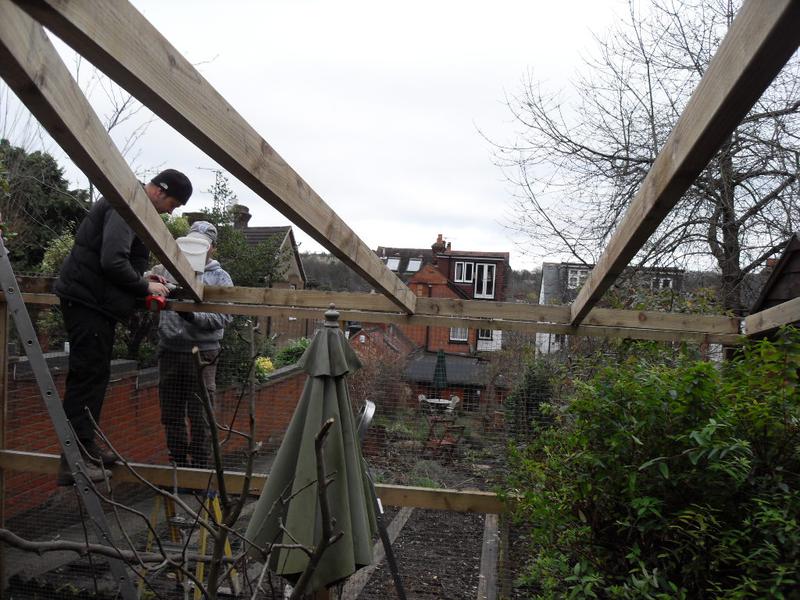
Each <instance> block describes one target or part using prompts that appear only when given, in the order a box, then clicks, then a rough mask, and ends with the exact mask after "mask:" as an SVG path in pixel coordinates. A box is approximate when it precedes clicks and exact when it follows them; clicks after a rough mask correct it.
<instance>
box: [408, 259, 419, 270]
mask: <svg viewBox="0 0 800 600" xmlns="http://www.w3.org/2000/svg"><path fill="white" fill-rule="evenodd" d="M421 268H422V259H421V258H409V259H408V266H407V267H406V272H407V273H416V272H417V271H419V270H420V269H421Z"/></svg>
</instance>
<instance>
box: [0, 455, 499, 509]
mask: <svg viewBox="0 0 800 600" xmlns="http://www.w3.org/2000/svg"><path fill="white" fill-rule="evenodd" d="M58 463H59V457H58V456H56V455H53V454H42V453H38V452H22V451H19V450H0V469H6V470H9V471H16V472H21V473H36V474H48V475H53V476H55V474H56V473H57V472H58ZM131 467H133V468H134V469H135V470H136V472H137V473H138V474H139V475H140V476H141V477H143V478H144V479H146V480H147V481H148V482H150V483H152V484H153V485H160V486H167V487H171V486H172V485H173V482H174V479H173V473H176V474H177V480H178V487H184V488H191V489H196V490H204V489H206V487H208V485H209V481H212V480H214V477H215V476H214V472H213V471H211V470H207V469H187V468H178V469H173V468H172V467H168V466H163V465H148V464H142V463H131ZM112 473H113V481H114V482H115V483H119V482H134V483H135V482H138V481H139V480H138V479H137V478H136V477H135V476H134V475H133V474H132V473H131V472H130V471H129V470H128V469H127V468H125V467H124V466H122V465H115V466H114V467H113V469H112ZM266 481H267V475H265V474H263V473H254V474H253V478H252V481H251V486H250V488H251V489H250V492H251V493H253V494H258V493H260V492H261V490H262V488H263V487H264V484H265V483H266ZM243 485H244V473H235V472H228V473H226V474H225V486H226V488H227V489H228V491H229V492H230V493H233V494H237V493H240V492H241V491H242V486H243ZM375 488H376V490H377V492H378V496H379V497H380V499H381V502H382V503H383V504H386V505H388V506H401V507H402V506H409V507H412V508H431V509H436V510H451V511H454V512H474V513H496V514H500V513H502V512H505V505H504V504H503V502H502V501H501V500H500V498H498V496H497V494H493V493H491V492H481V491H471V490H450V489H432V488H419V487H406V486H401V485H386V484H376V485H375Z"/></svg>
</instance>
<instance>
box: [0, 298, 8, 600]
mask: <svg viewBox="0 0 800 600" xmlns="http://www.w3.org/2000/svg"><path fill="white" fill-rule="evenodd" d="M7 407H8V304H6V302H5V300H0V449H2V450H5V447H6V415H7ZM5 526H6V472H5V469H2V468H0V527H5ZM4 558H5V552H3V551H0V591H1V590H2V589H3V588H4V587H5V583H6V568H5V567H6V565H5V560H4Z"/></svg>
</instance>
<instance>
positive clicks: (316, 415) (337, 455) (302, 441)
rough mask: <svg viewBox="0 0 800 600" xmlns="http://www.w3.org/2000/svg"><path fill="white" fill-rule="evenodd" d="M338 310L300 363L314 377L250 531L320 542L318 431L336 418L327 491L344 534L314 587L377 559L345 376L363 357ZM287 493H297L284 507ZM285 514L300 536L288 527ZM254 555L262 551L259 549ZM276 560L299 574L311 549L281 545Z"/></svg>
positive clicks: (290, 575)
mask: <svg viewBox="0 0 800 600" xmlns="http://www.w3.org/2000/svg"><path fill="white" fill-rule="evenodd" d="M338 317H339V313H338V312H336V311H335V310H333V306H331V310H328V311H327V312H326V313H325V326H324V327H323V328H322V329H321V330H320V331H319V332H317V334H316V336H315V337H314V339H313V340H312V342H311V344H310V345H309V347H308V349H307V350H306V351H305V353H304V354H303V356H302V358H301V359H300V361H299V363H298V366H299V367H300V368H302V369H303V370H305V371H306V372H307V373H308V380H307V381H306V384H305V387H304V389H303V393H302V395H301V397H300V400H299V401H298V403H297V408H296V409H295V412H294V415H293V416H292V420H291V422H290V423H289V427H288V429H287V430H286V434H285V435H284V438H283V442H282V443H281V446H280V448H279V449H278V454H277V456H276V457H275V462H274V464H273V466H272V470H271V471H270V473H269V476H268V478H267V482H266V485H265V486H264V489H263V490H262V492H261V496H260V498H259V499H258V503H257V505H256V508H255V511H254V512H253V516H252V518H251V519H250V522H249V524H248V526H247V531H246V533H245V535H246V537H247V538H248V539H249V540H250V541H252V542H254V543H255V544H257V545H258V546H259V547H262V548H263V547H265V546H267V545H268V544H271V543H286V544H293V543H300V544H304V545H307V546H315V545H317V544H318V543H319V542H320V538H321V532H322V524H321V515H320V507H319V499H318V496H317V484H316V481H317V473H316V456H315V454H314V436H315V435H316V434H317V433H318V432H319V430H320V428H321V427H322V425H323V423H325V421H326V420H327V419H329V418H332V419H334V424H333V426H332V427H331V429H330V431H329V433H328V436H327V438H326V441H325V446H324V460H325V468H326V472H327V473H328V474H329V476H332V477H333V478H334V481H333V483H332V484H331V485H330V486H328V494H327V497H328V504H329V506H330V510H331V515H332V516H333V518H334V519H335V521H336V522H335V525H334V528H333V529H334V532H338V531H343V532H344V535H343V536H342V537H341V538H340V539H339V540H338V541H337V542H336V543H335V544H333V546H331V547H330V548H328V549H327V551H326V552H325V553H324V554H323V555H322V560H321V561H320V563H319V565H318V567H317V569H316V571H315V573H314V576H313V577H312V579H311V582H310V587H309V591H316V590H319V589H322V588H323V587H326V586H329V585H331V584H333V583H335V582H337V581H341V580H343V579H345V578H346V577H348V576H349V575H351V574H352V573H354V572H355V571H356V570H357V569H359V568H361V567H362V566H366V565H368V564H370V563H371V562H372V538H373V533H374V532H375V515H374V512H373V508H372V504H371V501H370V496H369V491H368V488H367V484H368V482H367V479H366V477H365V473H364V471H363V461H362V459H361V449H360V445H359V442H358V435H357V430H356V425H355V424H354V422H353V411H352V408H351V406H350V398H349V396H348V393H347V388H346V386H345V376H346V375H347V374H348V373H351V372H353V371H354V370H356V369H358V368H359V367H360V366H361V363H360V362H359V360H358V357H357V356H356V354H355V352H354V351H353V349H352V348H351V347H350V344H349V343H348V342H347V340H346V339H345V337H344V334H342V332H341V331H340V330H339V327H338V323H337V319H338ZM281 498H284V499H285V498H291V499H290V500H289V502H288V504H287V505H285V506H284V505H283V503H282V502H281V501H280V500H281ZM279 519H280V520H282V522H283V524H284V527H285V529H286V530H287V531H288V532H289V533H290V534H291V537H292V538H293V539H291V538H290V537H289V536H288V535H286V534H284V533H283V532H282V531H281V530H280V528H279ZM250 556H252V557H253V558H256V559H259V558H260V556H259V555H258V552H257V551H255V550H251V551H250ZM268 562H269V568H270V569H271V570H272V571H273V572H275V573H277V574H278V575H282V576H284V577H286V578H287V579H289V580H290V581H296V579H297V578H298V577H299V576H300V574H301V573H302V572H303V570H304V569H305V567H306V565H307V564H308V556H307V555H306V554H305V553H304V552H302V551H300V550H294V549H279V550H275V551H273V552H272V553H271V554H270V556H269V559H268Z"/></svg>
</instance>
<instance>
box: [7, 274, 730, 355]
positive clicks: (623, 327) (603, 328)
mask: <svg viewBox="0 0 800 600" xmlns="http://www.w3.org/2000/svg"><path fill="white" fill-rule="evenodd" d="M17 280H18V282H19V283H20V289H21V290H22V292H23V300H24V301H25V302H27V303H30V304H55V303H57V299H56V297H55V296H53V295H52V294H48V293H42V292H41V290H46V289H49V288H50V284H49V283H48V280H47V279H46V278H27V277H18V278H17ZM27 290H36V292H37V293H28V292H27ZM273 291H275V292H277V293H276V294H274V295H273V294H272V292H273ZM286 292H289V293H290V295H287V293H286ZM205 296H206V298H207V299H224V300H225V301H226V302H225V303H222V302H203V303H200V304H197V303H190V302H180V301H170V302H169V303H168V307H169V308H170V309H172V310H177V311H178V312H184V311H195V310H201V311H206V312H218V313H224V314H238V315H250V316H271V317H278V318H289V317H298V318H305V319H319V318H320V317H321V315H322V311H323V310H324V309H326V308H327V307H328V305H329V304H330V303H334V304H335V305H336V308H337V310H338V311H339V313H340V315H341V318H342V319H343V320H350V321H360V322H362V323H394V324H396V325H404V326H423V327H425V326H433V327H467V328H470V329H499V330H503V331H520V332H527V333H556V334H565V335H577V336H592V337H611V338H630V339H645V340H659V341H688V342H695V343H700V344H702V343H709V344H714V343H719V344H725V345H738V344H740V343H741V341H742V340H741V336H740V335H739V326H740V321H739V319H735V318H730V317H722V316H713V315H689V314H682V313H662V312H655V311H632V310H611V309H599V308H598V309H594V310H593V311H592V312H591V313H590V314H589V317H588V318H587V320H586V324H585V325H580V326H578V327H573V326H572V325H570V324H569V307H566V306H541V305H537V304H512V303H500V302H482V301H480V300H459V301H444V302H438V301H436V299H428V298H426V299H424V300H425V302H421V303H420V304H419V305H418V309H419V310H418V312H417V314H415V315H406V314H404V313H400V312H397V311H396V310H395V311H392V312H390V311H387V310H377V309H378V308H383V309H386V308H394V307H393V306H392V305H391V304H390V303H389V302H388V300H386V299H385V298H383V297H381V296H378V295H376V294H354V293H341V292H316V291H310V292H306V291H303V290H271V289H262V288H237V287H226V288H219V287H207V288H205ZM2 297H3V296H2V294H1V293H0V298H2ZM376 300H377V301H376ZM429 300H430V302H428V301H429ZM274 301H277V302H282V301H288V302H291V303H292V305H291V306H285V305H283V304H262V302H274ZM465 315H468V316H465Z"/></svg>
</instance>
